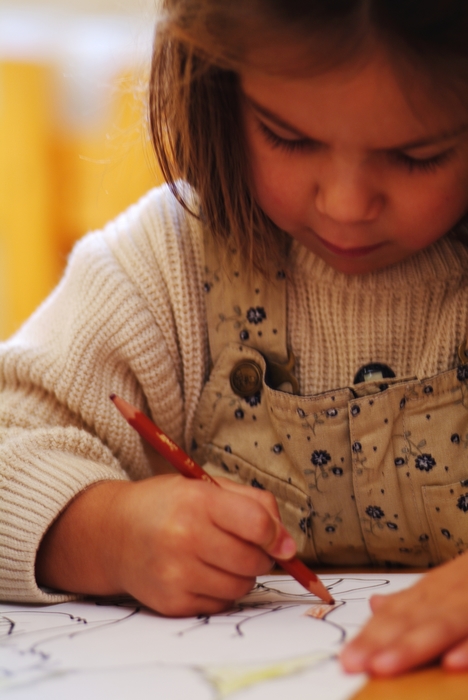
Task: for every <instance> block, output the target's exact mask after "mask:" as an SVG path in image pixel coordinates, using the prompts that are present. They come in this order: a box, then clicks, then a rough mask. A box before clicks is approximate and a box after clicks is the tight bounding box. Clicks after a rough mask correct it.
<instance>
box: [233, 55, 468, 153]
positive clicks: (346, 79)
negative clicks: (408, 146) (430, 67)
mask: <svg viewBox="0 0 468 700" xmlns="http://www.w3.org/2000/svg"><path fill="white" fill-rule="evenodd" d="M240 77H241V87H242V90H243V92H244V94H245V95H246V96H247V97H249V98H251V99H252V100H253V101H254V102H255V103H257V104H259V105H261V106H263V107H265V108H266V109H267V110H270V111H271V112H273V113H274V114H277V115H278V116H280V117H282V118H283V120H284V121H287V122H288V123H289V124H292V125H293V126H295V127H296V129H297V130H298V131H301V132H303V133H304V134H308V135H310V136H311V137H314V134H315V135H316V138H323V139H326V138H335V137H336V136H342V137H352V136H353V135H354V136H356V137H359V138H360V139H362V138H365V140H366V142H367V143H368V144H369V145H370V146H372V145H375V147H379V148H383V147H385V146H387V145H388V146H389V147H390V146H391V145H392V144H393V143H400V142H401V143H404V142H406V141H408V142H409V141H412V140H417V139H421V138H424V137H426V136H427V135H428V134H431V133H434V134H439V133H441V132H445V131H453V130H455V129H457V128H458V127H460V126H461V125H462V124H463V123H464V122H465V121H466V120H467V116H468V115H467V111H466V109H465V108H464V107H462V106H461V103H460V102H459V101H458V100H457V99H456V97H455V95H454V94H453V93H450V92H449V91H448V90H438V89H437V87H436V86H435V85H434V84H433V83H432V82H431V80H430V78H429V76H428V75H427V74H425V73H424V72H423V71H422V70H421V69H419V70H418V69H416V68H415V67H411V66H409V65H407V66H406V67H405V65H404V64H395V61H393V60H391V59H390V58H389V57H388V55H387V54H386V53H385V52H384V51H383V50H374V51H373V52H372V53H371V54H370V55H368V56H363V57H360V58H358V59H357V60H354V61H352V62H350V63H348V64H343V65H340V66H338V67H333V68H329V69H327V70H324V71H322V72H319V73H315V74H314V73H312V74H311V73H309V74H306V73H304V72H303V71H301V72H300V73H299V74H294V71H288V73H286V72H283V73H279V72H277V73H275V74H272V73H268V72H266V71H264V70H263V71H262V70H259V69H255V68H247V69H245V70H243V71H242V72H241V74H240ZM316 132H318V133H316ZM387 142H388V143H387Z"/></svg>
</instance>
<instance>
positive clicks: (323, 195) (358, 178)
mask: <svg viewBox="0 0 468 700" xmlns="http://www.w3.org/2000/svg"><path fill="white" fill-rule="evenodd" d="M376 185H377V183H375V182H373V181H372V179H371V176H370V173H366V172H365V167H364V166H359V165H356V166H349V165H347V164H345V163H336V164H334V165H333V166H331V167H330V168H328V169H327V170H326V171H322V172H321V173H320V175H319V177H318V179H317V181H316V185H315V206H316V208H317V210H318V211H319V212H320V214H322V215H323V216H326V217H328V218H330V219H333V221H335V222H337V223H341V224H357V223H365V222H370V221H374V220H375V219H376V218H377V217H378V216H379V214H380V212H381V211H382V207H383V203H384V196H383V193H382V192H381V191H380V190H379V188H378V187H377V186H376Z"/></svg>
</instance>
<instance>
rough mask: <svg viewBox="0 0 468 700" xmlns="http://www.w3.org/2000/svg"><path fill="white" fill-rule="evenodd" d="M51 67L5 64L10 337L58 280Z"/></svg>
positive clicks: (0, 120) (3, 216)
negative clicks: (55, 235)
mask: <svg viewBox="0 0 468 700" xmlns="http://www.w3.org/2000/svg"><path fill="white" fill-rule="evenodd" d="M50 90H51V71H50V69H48V68H46V67H44V66H39V65H28V64H26V63H24V64H23V63H3V64H0V135H1V136H0V258H1V273H0V274H1V277H2V286H1V292H2V295H1V298H0V334H1V336H3V337H5V336H6V335H8V334H9V333H10V332H11V331H12V330H13V329H14V328H15V327H17V326H18V324H19V322H20V321H21V320H23V319H24V318H26V317H27V316H28V315H29V314H30V313H31V312H32V311H33V310H34V308H35V307H36V306H37V304H38V302H40V301H41V299H43V298H44V296H45V295H46V294H47V292H48V291H49V290H50V289H51V287H52V285H53V283H54V282H55V280H56V279H57V275H58V265H57V260H56V257H55V255H54V250H53V230H52V228H53V227H52V216H53V212H52V203H53V193H52V191H51V190H52V177H51V176H52V162H51V148H50V129H51V120H50V102H51V100H50Z"/></svg>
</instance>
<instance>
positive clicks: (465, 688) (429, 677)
mask: <svg viewBox="0 0 468 700" xmlns="http://www.w3.org/2000/svg"><path fill="white" fill-rule="evenodd" d="M314 571H315V572H316V573H317V574H318V575H319V576H321V575H322V574H333V573H336V571H337V569H336V568H335V569H329V568H314ZM340 571H342V572H343V573H344V572H346V573H385V574H391V573H393V574H395V573H398V571H396V570H395V569H384V568H372V567H370V568H364V567H356V568H349V569H348V568H346V569H343V570H341V569H340ZM425 571H426V570H425V569H404V570H401V573H408V574H411V573H418V574H419V573H425ZM352 700H468V672H467V673H449V672H447V671H443V670H442V669H441V668H440V667H439V666H431V667H430V668H423V669H419V670H417V671H413V672H411V673H406V674H404V675H402V676H398V677H397V678H378V679H377V678H373V679H370V680H369V681H368V682H367V683H366V685H365V686H364V687H363V688H362V690H360V691H359V692H358V693H357V694H356V695H354V696H353V698H352Z"/></svg>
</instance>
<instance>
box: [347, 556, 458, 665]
mask: <svg viewBox="0 0 468 700" xmlns="http://www.w3.org/2000/svg"><path fill="white" fill-rule="evenodd" d="M370 604H371V608H372V612H373V613H374V616H373V618H372V619H371V620H370V622H368V624H367V625H366V626H365V627H364V629H363V630H362V632H360V634H359V635H358V636H357V637H356V638H355V639H353V641H352V642H350V643H349V644H348V645H347V646H346V647H345V648H344V650H343V652H342V654H341V662H342V665H343V667H344V669H345V670H346V671H348V672H350V673H355V672H360V671H364V672H367V673H370V674H371V675H376V676H393V675H396V674H398V673H402V672H404V671H407V670H408V669H411V668H415V667H416V666H420V665H422V664H426V663H429V662H431V661H434V660H436V659H438V658H439V657H441V660H442V665H443V667H444V668H446V669H447V670H454V671H459V670H467V669H468V553H465V554H462V555H461V556H459V557H458V558H457V559H454V560H453V561H450V562H448V563H447V564H444V565H443V566H440V567H438V568H437V569H434V570H432V571H431V572H430V573H428V574H426V575H425V576H424V577H423V578H422V579H421V580H420V581H418V582H417V583H416V584H415V585H413V586H412V587H411V588H409V589H407V590H405V591H401V592H399V593H394V594H393V595H388V596H381V595H376V596H373V597H372V598H371V601H370Z"/></svg>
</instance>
